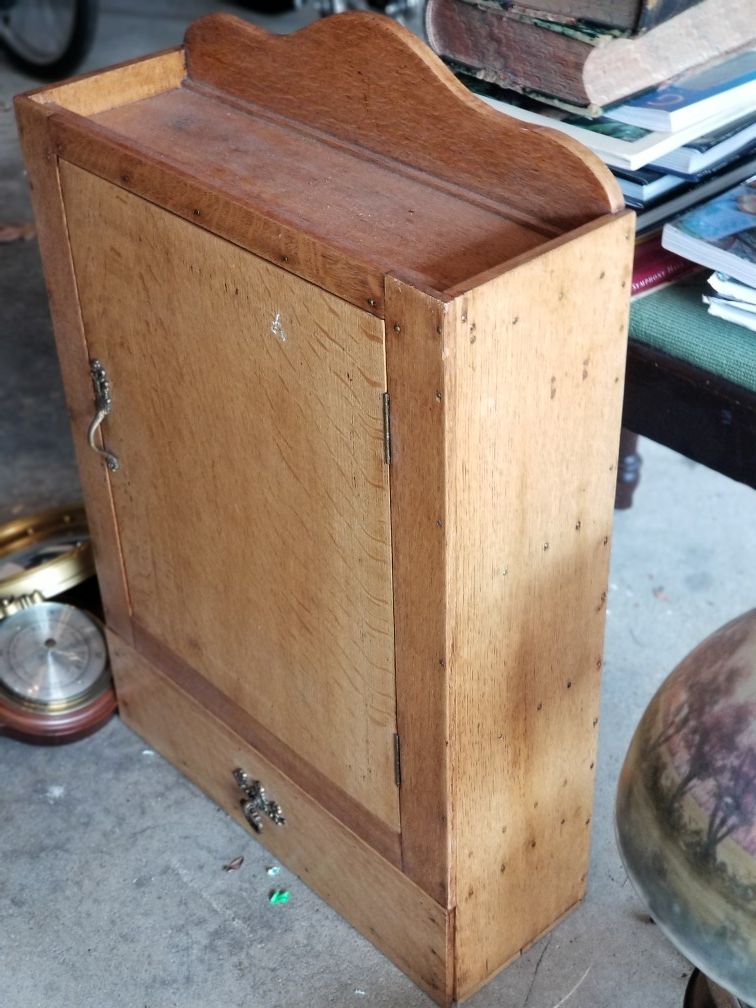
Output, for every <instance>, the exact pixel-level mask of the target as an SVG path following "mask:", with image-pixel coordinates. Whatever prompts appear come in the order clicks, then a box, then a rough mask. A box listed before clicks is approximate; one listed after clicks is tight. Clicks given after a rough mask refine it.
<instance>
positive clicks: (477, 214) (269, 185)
mask: <svg viewBox="0 0 756 1008" xmlns="http://www.w3.org/2000/svg"><path fill="white" fill-rule="evenodd" d="M21 101H33V102H35V103H37V104H41V105H44V106H45V107H46V108H45V111H46V113H47V114H48V115H49V116H50V125H51V129H52V132H53V136H54V137H55V140H56V149H57V153H58V155H59V156H60V157H61V158H63V159H64V160H70V161H72V162H73V163H76V164H78V165H79V166H80V167H83V168H86V169H88V170H90V171H93V172H95V174H98V175H101V176H102V177H105V178H108V179H110V181H113V182H114V183H115V184H117V185H120V186H122V187H124V188H127V189H129V190H131V191H134V192H136V193H138V194H140V195H142V196H144V197H145V198H147V199H150V200H151V201H153V202H155V203H158V204H159V205H162V206H165V207H166V208H167V209H169V210H172V211H173V212H175V213H178V214H180V215H181V216H184V217H187V218H188V219H192V220H194V221H195V223H197V224H198V225H200V226H202V227H206V228H208V229H209V230H211V231H214V232H216V233H218V234H220V235H222V236H223V237H226V238H229V239H230V240H232V241H235V242H236V243H238V244H240V245H242V246H244V247H246V248H249V249H250V250H251V251H254V252H256V253H258V254H260V255H262V256H264V257H265V258H268V259H270V260H272V261H278V262H283V263H284V264H286V265H287V268H288V269H290V270H291V271H292V272H295V273H299V275H301V276H303V277H305V278H306V279H310V280H313V281H314V282H316V283H319V284H321V285H322V286H330V287H331V289H334V290H335V292H336V293H340V294H342V296H345V297H346V298H347V299H348V300H351V301H353V302H354V303H356V304H360V305H362V306H370V307H371V308H372V309H373V310H374V311H375V313H377V314H380V310H381V303H380V302H381V300H382V287H383V283H382V279H383V276H385V275H386V274H392V275H394V276H397V277H399V278H401V279H403V280H405V281H406V282H408V283H411V284H413V285H415V286H418V287H420V288H422V289H424V290H426V291H428V292H430V293H434V294H440V295H444V294H448V292H450V291H452V290H454V291H456V290H459V289H460V288H463V287H464V286H465V283H466V282H469V281H470V280H472V279H473V278H475V277H476V276H479V275H481V274H484V273H486V272H487V271H491V270H494V269H495V268H497V267H500V266H503V265H506V264H507V263H508V262H509V261H511V260H513V259H514V258H516V257H518V256H521V255H522V254H523V253H528V252H532V251H533V250H535V249H537V248H538V247H540V246H542V245H543V244H544V243H545V242H547V241H549V240H551V239H553V238H556V237H558V236H560V235H562V234H565V233H566V232H569V231H572V230H574V229H575V228H577V227H580V226H582V225H584V224H588V223H590V222H592V221H594V220H596V219H598V218H600V217H603V216H605V215H606V214H612V213H616V212H618V211H620V210H621V209H622V206H623V204H622V198H621V194H620V193H619V190H618V188H617V186H616V183H615V181H614V179H613V178H612V176H611V175H610V173H609V172H608V170H607V169H606V167H605V166H604V165H603V164H602V162H600V161H599V160H598V159H597V158H596V157H595V156H594V155H593V154H592V153H591V152H590V151H588V150H587V149H585V148H583V147H582V146H581V145H579V144H577V143H576V142H575V141H573V140H572V139H571V138H568V137H565V136H563V135H562V134H559V133H557V132H556V131H554V130H545V129H541V128H539V127H535V126H529V125H525V124H523V123H520V122H518V121H516V120H514V119H511V118H510V117H508V116H505V115H503V114H501V113H499V112H496V111H494V110H493V109H491V108H489V107H488V106H486V105H485V104H484V103H483V102H481V101H480V100H479V99H478V98H477V97H475V96H474V95H472V94H470V93H469V92H468V91H467V90H466V89H465V88H464V87H463V86H462V85H461V84H460V83H459V82H458V81H457V80H456V79H455V78H454V77H453V75H452V74H451V73H450V72H449V71H448V70H447V69H446V67H444V66H443V64H442V63H441V62H440V60H438V59H437V58H436V57H435V56H434V55H433V53H431V52H430V50H429V49H428V48H427V46H425V45H424V43H422V42H421V41H420V40H419V39H417V38H416V37H415V36H414V35H413V34H412V33H410V32H409V31H408V30H406V29H404V28H402V27H401V26H400V25H398V24H397V23H396V22H394V21H392V20H391V19H389V18H385V17H382V16H380V15H374V14H368V13H364V12H360V13H350V14H344V15H337V16H335V17H330V18H326V19H324V20H321V21H319V22H316V23H314V24H312V25H310V26H308V27H307V28H304V29H301V30H300V31H298V32H295V33H293V34H292V35H287V36H276V35H271V34H269V33H267V32H265V31H263V30H262V29H260V28H258V27H256V26H254V25H251V24H249V23H248V22H245V21H242V20H240V19H238V18H234V17H231V16H228V15H210V16H209V17H205V18H201V19H200V20H199V21H196V22H194V23H193V24H192V25H191V26H190V27H189V29H188V31H187V33H186V37H185V42H184V46H183V47H182V48H181V49H179V50H175V51H171V52H168V53H163V54H158V55H157V56H153V57H147V58H145V59H142V60H137V61H134V62H132V63H129V64H123V65H121V66H120V67H115V68H112V69H110V70H105V71H102V72H99V73H95V74H92V75H88V76H85V77H82V78H79V79H76V80H73V81H69V82H65V83H63V84H60V85H56V86H53V87H49V88H46V89H41V90H39V91H37V92H32V93H31V94H30V95H28V96H26V97H25V98H22V99H21ZM324 276H330V277H331V278H332V280H333V282H332V283H330V284H328V285H327V284H325V283H324V281H323V277H324Z"/></svg>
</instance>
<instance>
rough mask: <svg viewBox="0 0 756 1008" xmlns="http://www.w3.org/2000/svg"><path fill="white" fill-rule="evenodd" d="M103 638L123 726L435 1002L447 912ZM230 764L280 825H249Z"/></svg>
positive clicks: (439, 994)
mask: <svg viewBox="0 0 756 1008" xmlns="http://www.w3.org/2000/svg"><path fill="white" fill-rule="evenodd" d="M108 644H109V647H110V654H111V661H112V664H113V671H114V675H115V678H116V683H117V687H118V696H119V704H120V713H121V717H122V718H123V720H124V721H125V722H126V724H128V725H129V727H131V728H133V730H134V731H136V732H138V733H139V734H140V735H142V736H143V737H144V738H145V739H148V740H149V742H150V744H151V745H152V746H154V747H155V748H156V749H157V750H158V751H159V752H160V753H161V754H162V755H163V756H165V757H166V759H168V760H170V762H171V763H173V764H174V766H177V767H179V768H180V769H181V770H182V771H183V773H185V774H186V776H187V777H189V778H190V779H191V780H192V781H194V783H195V784H197V786H198V787H200V788H201V789H202V790H203V791H205V792H206V793H207V794H208V795H209V796H210V797H211V798H212V799H213V800H214V801H215V802H217V803H218V805H220V806H221V807H222V808H223V809H224V810H225V811H226V812H228V813H229V814H230V815H232V816H233V817H234V818H235V819H237V820H238V821H239V822H240V823H241V824H242V825H243V828H244V829H246V830H247V831H248V832H250V834H251V835H254V836H255V838H256V839H259V841H260V842H261V843H262V844H263V845H264V846H265V847H266V848H267V849H268V850H269V851H270V852H271V853H272V854H273V855H274V856H275V857H276V858H277V859H278V860H280V861H282V862H283V863H284V864H285V865H287V867H289V868H290V869H291V870H292V871H294V872H296V874H297V875H299V876H300V877H301V878H302V879H303V880H304V881H305V882H307V884H308V885H309V886H310V888H312V889H314V890H315V892H317V893H318V895H320V896H322V898H323V899H325V900H326V901H327V902H328V903H330V904H331V906H332V907H334V908H335V909H336V910H338V912H339V913H340V914H341V915H342V916H343V917H345V918H346V919H347V920H348V921H349V922H350V924H352V925H353V926H354V927H355V928H356V929H357V930H358V931H359V932H360V933H361V934H363V935H364V936H365V937H366V938H368V939H370V941H372V942H374V943H375V944H376V945H378V946H379V947H380V948H381V949H382V951H383V952H384V953H385V954H386V955H388V956H389V958H390V959H392V960H393V961H394V962H395V963H396V965H397V966H399V968H400V969H402V970H403V971H404V972H405V973H407V974H409V976H411V977H412V978H413V979H414V980H415V982H416V983H418V984H419V985H420V986H421V987H423V989H424V990H426V991H427V992H428V993H429V994H430V995H431V997H433V998H435V999H436V1000H443V997H444V992H445V990H447V989H448V979H447V977H446V976H445V970H446V968H447V966H446V964H450V963H451V958H450V957H449V956H448V955H447V943H448V941H449V935H450V924H451V920H452V916H453V912H452V911H447V910H445V909H444V908H443V907H441V906H439V905H438V904H437V903H436V902H435V901H434V900H433V899H432V898H431V897H430V896H428V895H427V894H426V893H424V892H423V891H422V890H421V889H419V888H418V887H417V886H416V885H414V883H412V882H411V881H410V880H409V879H408V878H407V877H406V876H405V875H403V874H402V873H401V872H400V871H399V870H398V869H397V868H395V867H394V866H393V865H392V864H390V863H389V862H388V861H386V860H385V859H384V858H382V857H381V856H380V855H379V854H377V853H376V852H375V851H374V850H373V849H372V848H371V847H369V846H368V845H367V844H365V843H364V842H363V841H361V840H360V839H359V838H358V837H357V836H356V835H355V834H354V833H352V832H351V831H350V830H349V829H347V828H346V827H345V826H343V825H342V824H341V823H340V822H339V821H338V820H337V819H335V818H334V817H333V816H332V815H330V814H329V813H328V812H326V811H325V810H324V809H323V808H322V807H321V806H320V805H318V803H317V802H315V801H313V800H312V798H310V797H309V796H308V795H307V794H306V793H305V792H304V791H302V790H301V789H300V788H299V787H297V786H296V785H295V784H294V783H293V782H292V781H290V780H289V779H288V778H287V777H285V776H284V775H283V774H282V773H280V772H279V771H277V770H276V769H275V768H274V767H273V766H272V765H271V764H270V763H269V762H268V761H267V760H266V759H264V758H263V757H262V756H261V755H260V754H259V753H258V752H257V751H256V750H255V749H254V748H253V747H252V746H250V745H249V744H248V743H246V742H245V741H244V740H243V739H242V738H240V737H239V736H238V735H236V734H235V733H234V732H233V731H231V730H230V729H229V728H227V727H226V726H225V725H224V724H223V723H222V722H220V721H218V720H217V719H216V718H215V717H214V716H213V715H212V714H209V713H208V712H207V711H205V710H204V709H203V708H202V707H201V706H200V705H199V704H197V702H196V701H195V700H194V699H193V698H192V697H191V696H189V695H188V694H187V693H185V692H184V691H183V690H182V689H180V688H179V687H178V686H177V685H176V684H175V683H173V682H172V681H171V680H170V679H169V678H168V677H167V676H166V675H164V674H163V673H162V672H159V671H158V670H157V669H156V668H155V667H154V666H152V665H150V664H149V663H148V662H147V661H146V660H145V659H144V658H143V657H142V656H141V655H140V654H138V652H136V651H135V650H134V649H133V648H131V647H130V646H129V645H128V644H126V643H125V642H124V641H123V640H121V638H120V637H118V636H117V635H116V634H114V633H112V632H108ZM168 712H170V714H168ZM237 767H239V768H241V769H243V770H244V771H246V773H247V774H248V775H249V776H250V778H253V779H256V780H260V781H261V782H262V784H263V786H264V787H265V789H266V791H267V795H268V797H269V798H270V799H272V800H274V801H276V802H278V804H279V805H280V806H281V808H282V810H283V812H284V815H285V817H286V823H285V825H276V824H274V823H273V822H269V821H267V820H266V821H265V822H264V825H263V830H262V832H261V833H260V834H252V833H251V830H250V827H249V826H248V825H247V823H246V820H245V818H244V815H243V813H242V811H241V807H240V803H239V798H240V796H241V793H240V791H239V787H238V785H237V783H236V781H235V780H234V777H233V771H234V769H236V768H237Z"/></svg>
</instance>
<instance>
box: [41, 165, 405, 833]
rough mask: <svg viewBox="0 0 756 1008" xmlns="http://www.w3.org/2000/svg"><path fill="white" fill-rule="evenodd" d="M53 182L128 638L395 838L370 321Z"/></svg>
mask: <svg viewBox="0 0 756 1008" xmlns="http://www.w3.org/2000/svg"><path fill="white" fill-rule="evenodd" d="M61 178H62V183H63V192H64V202H65V207H66V215H67V221H68V228H69V234H70V241H71V248H72V253H73V259H74V266H75V272H76V281H77V285H78V293H79V300H80V303H81V311H82V317H83V322H84V329H85V333H86V339H87V345H88V350H89V353H90V357H93V358H98V359H99V360H101V361H102V363H103V365H104V366H105V368H106V370H107V373H108V376H109V378H110V382H111V388H112V404H113V409H112V413H111V414H110V415H109V416H108V417H107V418H106V420H105V422H104V423H103V425H102V434H103V440H104V443H105V444H106V445H107V447H108V448H109V449H110V450H111V451H113V452H114V453H115V454H116V455H117V456H118V460H119V462H120V469H119V470H118V471H117V472H114V473H113V474H112V478H111V488H112V495H113V501H114V507H115V513H116V518H117V522H118V528H119V535H120V539H121V547H122V554H123V563H124V567H125V576H126V582H127V588H128V593H129V599H130V605H131V612H132V619H133V621H134V624H135V627H137V628H141V629H143V630H144V631H145V632H146V634H147V635H149V636H150V637H151V638H153V639H155V640H157V641H158V642H159V643H160V644H161V645H162V646H163V647H165V648H166V649H168V651H170V652H171V653H173V654H175V655H176V656H177V657H178V658H179V659H180V660H181V661H183V662H185V663H187V664H188V665H190V666H191V667H192V668H194V669H196V670H197V671H198V672H200V673H201V675H203V676H204V677H206V678H207V679H208V680H209V681H210V682H212V684H213V685H214V686H215V687H217V688H218V689H219V690H221V691H222V692H223V693H224V694H226V695H227V696H229V697H230V698H232V699H233V700H234V702H235V703H236V704H238V705H239V706H240V707H241V708H242V709H243V710H245V711H246V712H247V713H248V714H249V715H250V716H251V717H252V718H254V719H255V720H256V721H257V722H258V723H259V724H260V725H261V726H262V727H263V728H264V729H265V731H266V732H268V733H271V734H272V735H273V736H275V737H276V738H277V739H280V740H281V741H282V742H283V743H284V744H285V746H286V747H288V749H289V750H291V751H292V752H293V753H295V754H296V756H297V757H298V758H299V759H301V760H302V762H303V764H304V765H307V766H311V767H314V768H315V769H316V770H317V771H318V772H319V773H320V774H322V775H323V776H324V777H326V778H327V779H328V780H330V781H332V782H333V784H334V785H335V786H336V787H338V788H340V789H341V790H342V791H343V792H345V793H346V794H347V795H349V796H351V798H352V799H353V800H354V801H356V802H357V803H358V804H359V805H361V806H363V807H364V808H366V809H367V810H369V811H370V813H372V814H373V815H375V816H377V817H378V818H379V819H380V820H381V821H383V822H384V823H386V824H387V825H388V826H389V827H390V828H392V829H395V830H398V828H399V811H398V794H397V789H396V785H395V781H394V766H393V752H394V744H393V742H394V733H395V731H396V711H395V708H396V700H395V682H394V640H393V608H392V581H391V542H390V516H389V486H388V471H387V467H386V465H385V462H384V458H383V412H382V404H383V392H384V390H385V388H386V385H385V352H384V332H383V323H382V322H381V321H380V320H379V319H376V318H374V317H373V316H371V315H369V314H367V313H366V312H362V311H360V310H358V309H357V308H355V307H353V306H351V305H348V304H346V303H345V302H342V301H340V300H339V299H337V298H335V297H334V296H332V295H330V294H328V293H326V292H324V291H322V290H320V289H319V288H317V287H314V286H312V285H311V284H308V283H306V282H305V281H303V280H301V279H299V278H297V277H294V276H292V275H291V274H289V273H287V272H285V271H284V270H283V269H279V268H277V267H275V266H272V265H270V264H269V263H266V262H263V261H262V260H260V259H257V258H256V257H255V256H253V255H251V254H250V253H248V252H245V251H244V250H242V249H240V248H238V247H237V246H234V245H232V244H230V243H229V242H226V241H224V240H223V239H220V238H218V237H216V236H214V235H211V234H209V233H207V232H205V231H203V230H202V229H200V228H197V227H194V226H193V225H192V224H190V223H188V222H186V221H184V220H181V219H179V218H178V217H175V216H174V215H172V214H170V213H168V212H167V211H165V210H162V209H160V208H158V207H156V206H154V205H152V204H150V203H147V202H146V201H144V200H142V199H140V198H138V197H136V196H134V195H132V194H130V193H127V192H125V191H123V190H121V189H119V188H117V187H116V186H113V185H112V184H110V183H108V182H105V181H103V180H101V179H99V178H97V177H95V176H93V175H91V174H89V173H87V172H84V171H82V170H81V169H79V168H75V167H73V166H71V165H68V164H65V163H62V164H61Z"/></svg>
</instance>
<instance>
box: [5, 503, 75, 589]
mask: <svg viewBox="0 0 756 1008" xmlns="http://www.w3.org/2000/svg"><path fill="white" fill-rule="evenodd" d="M78 527H80V528H81V529H82V532H83V533H86V535H87V540H86V542H83V543H81V544H80V545H79V546H75V547H73V548H72V549H71V550H70V551H69V552H67V553H64V554H62V555H61V556H59V557H55V559H54V560H48V561H47V562H46V563H43V564H39V566H37V567H33V568H31V569H30V570H26V571H19V572H18V573H16V574H12V575H10V576H9V577H5V578H0V598H18V597H19V596H23V595H31V594H32V593H34V592H40V594H41V595H43V596H44V598H46V599H47V598H52V597H53V596H55V595H59V594H60V593H61V592H64V591H68V589H69V588H73V587H75V586H76V585H78V584H80V583H81V582H82V581H84V580H86V579H87V578H88V577H91V576H92V575H93V574H94V572H95V567H94V556H93V553H92V544H91V542H90V540H89V531H88V527H87V516H86V513H85V511H84V508H83V506H82V505H81V504H72V505H68V506H66V507H56V508H49V509H48V510H46V511H39V512H37V513H36V514H33V515H24V516H22V517H21V518H14V519H13V520H12V521H9V522H6V523H5V524H4V525H0V563H2V561H3V560H5V559H7V558H8V557H9V556H11V555H12V554H13V553H15V552H16V551H18V550H22V549H25V548H26V547H28V546H33V545H34V544H36V543H43V542H44V541H45V539H47V538H52V536H54V535H56V534H59V533H61V532H64V531H65V530H66V529H67V528H74V529H75V528H78Z"/></svg>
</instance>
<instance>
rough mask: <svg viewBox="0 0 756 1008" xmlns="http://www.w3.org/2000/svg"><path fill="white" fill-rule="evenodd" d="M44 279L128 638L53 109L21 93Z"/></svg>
mask: <svg viewBox="0 0 756 1008" xmlns="http://www.w3.org/2000/svg"><path fill="white" fill-rule="evenodd" d="M16 118H17V121H18V128H19V135H20V138H21V146H22V149H23V152H24V159H25V161H26V166H27V173H28V177H29V185H30V188H31V196H32V203H33V206H34V216H35V220H36V225H37V236H38V239H39V246H40V251H41V253H42V264H43V267H44V273H45V283H46V285H47V292H48V296H49V299H50V310H51V315H52V321H53V329H54V331H55V343H56V349H57V354H58V362H59V364H60V370H61V375H62V378H63V387H64V392H65V397H66V406H67V409H68V415H69V419H70V422H71V433H72V435H73V443H74V449H75V452H76V461H77V465H78V470H79V479H80V481H81V486H82V490H83V493H84V502H85V507H86V512H87V522H88V525H89V531H90V534H91V537H92V546H93V550H94V558H95V565H96V568H97V578H98V582H99V587H100V594H101V596H102V602H103V606H104V609H105V615H106V617H107V620H108V623H109V624H110V626H112V627H113V628H114V629H117V630H118V632H119V633H120V634H121V635H122V636H123V637H124V638H126V639H127V640H128V639H130V634H131V624H130V610H129V600H128V593H127V590H126V584H125V581H124V576H123V568H122V564H121V554H120V544H119V540H118V530H117V526H116V521H115V515H114V513H113V505H112V499H111V496H110V488H109V484H108V478H107V470H106V469H105V467H104V466H103V464H102V459H101V458H100V457H99V456H97V455H95V453H94V452H93V451H92V450H91V449H90V448H89V446H88V445H87V441H86V430H87V426H88V424H89V422H90V420H91V419H92V417H93V415H94V411H95V404H94V394H93V390H92V382H91V379H90V376H89V350H88V347H87V342H86V337H85V334H84V327H83V324H82V319H81V311H80V307H79V300H78V296H77V290H76V281H75V279H74V269H73V263H72V260H71V251H70V248H69V244H68V231H67V223H66V216H65V210H64V207H63V201H62V196H61V190H60V178H59V175H58V159H57V157H56V155H55V151H54V149H53V144H52V139H51V136H50V129H49V123H50V110H49V109H48V108H45V107H44V106H43V105H41V104H38V103H37V102H35V101H34V100H33V99H31V98H27V97H20V98H17V99H16Z"/></svg>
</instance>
